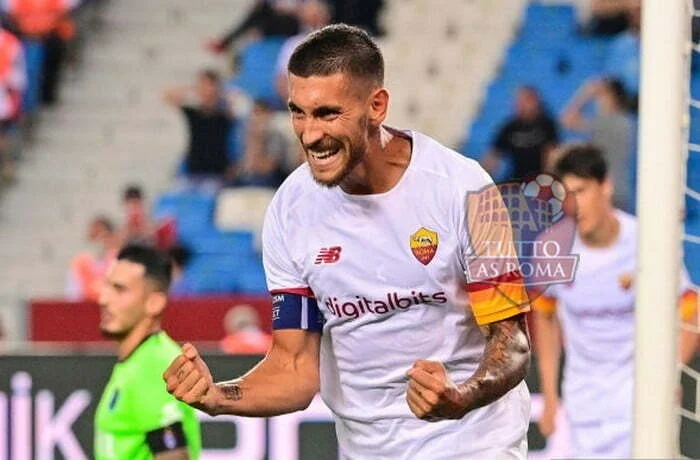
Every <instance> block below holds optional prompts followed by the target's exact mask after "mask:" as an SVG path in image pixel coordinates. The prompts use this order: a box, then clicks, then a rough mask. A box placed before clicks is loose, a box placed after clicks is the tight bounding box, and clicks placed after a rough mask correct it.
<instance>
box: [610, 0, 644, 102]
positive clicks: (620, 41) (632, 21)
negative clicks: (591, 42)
mask: <svg viewBox="0 0 700 460" xmlns="http://www.w3.org/2000/svg"><path fill="white" fill-rule="evenodd" d="M627 20H628V22H629V28H628V29H627V31H626V32H625V33H623V34H620V35H619V36H617V37H616V38H615V40H614V41H613V42H612V44H611V45H610V51H609V53H608V56H607V58H606V60H605V64H604V67H603V73H604V74H605V75H608V76H610V77H613V78H617V79H619V80H620V81H621V82H622V84H623V85H624V87H625V91H626V92H627V94H628V96H629V97H628V105H629V107H630V108H631V109H633V110H635V111H636V106H637V102H636V101H637V98H638V95H639V71H640V63H639V52H640V47H641V43H640V37H639V34H640V32H641V20H642V8H641V2H640V0H629V1H628V6H627Z"/></svg>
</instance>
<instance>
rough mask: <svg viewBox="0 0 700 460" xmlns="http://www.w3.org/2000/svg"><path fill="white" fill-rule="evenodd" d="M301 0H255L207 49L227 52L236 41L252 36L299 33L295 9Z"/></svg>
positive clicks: (211, 41) (209, 43)
mask: <svg viewBox="0 0 700 460" xmlns="http://www.w3.org/2000/svg"><path fill="white" fill-rule="evenodd" d="M300 3H303V0H257V1H256V2H255V5H253V8H252V9H251V10H250V12H249V13H248V15H247V16H246V17H245V19H243V21H241V23H240V24H238V25H237V26H234V27H233V28H232V29H231V30H230V31H228V32H226V34H224V35H223V36H222V37H221V38H218V39H214V40H210V41H209V42H208V43H207V48H208V49H209V50H210V51H212V52H215V53H221V52H223V51H225V50H227V49H228V48H229V47H230V46H231V44H232V43H233V42H235V41H236V40H238V39H240V38H242V37H244V36H247V35H252V36H254V37H269V36H274V35H282V36H291V35H294V34H296V33H298V32H299V21H298V19H297V16H296V11H297V8H298V7H299V4H300Z"/></svg>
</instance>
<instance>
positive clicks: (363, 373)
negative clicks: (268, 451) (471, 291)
mask: <svg viewBox="0 0 700 460" xmlns="http://www.w3.org/2000/svg"><path fill="white" fill-rule="evenodd" d="M406 134H407V135H409V136H410V137H411V139H412V143H413V147H412V155H411V160H410V164H409V165H408V167H407V169H406V171H405V172H404V174H403V176H402V177H401V179H400V180H399V182H398V183H397V184H396V186H394V188H392V189H391V190H390V191H388V192H386V193H382V194H374V195H350V194H347V193H345V192H344V191H343V190H342V189H341V188H340V187H332V188H327V187H323V186H321V185H319V184H317V183H316V182H315V181H314V179H313V177H312V175H311V172H310V170H309V167H308V166H307V165H302V166H301V167H300V168H299V169H297V170H296V171H295V172H294V173H293V174H292V175H291V176H290V177H289V178H288V179H287V180H286V181H285V183H284V184H283V185H282V186H281V187H280V189H279V190H278V192H277V194H276V195H275V198H274V199H273V201H272V203H271V205H270V207H269V209H268V213H267V216H266V220H265V225H264V230H263V258H264V263H265V272H266V276H267V282H268V287H269V289H270V291H271V292H272V293H273V294H274V293H280V292H281V293H285V292H286V293H301V294H304V295H308V296H313V297H315V298H316V301H317V303H318V308H319V309H320V310H321V313H322V315H323V317H324V320H325V324H324V326H323V334H322V339H321V340H322V342H321V369H320V371H321V394H322V397H323V399H324V401H325V402H326V404H327V405H328V406H329V407H330V409H331V410H332V411H333V413H334V414H335V416H336V430H337V436H338V441H339V445H340V449H341V452H342V454H343V455H344V456H345V457H347V458H353V459H354V458H358V459H367V458H373V459H375V458H382V459H392V460H393V459H400V458H406V459H409V458H410V459H415V458H430V459H446V458H460V459H463V458H472V457H473V458H487V457H490V458H494V457H499V458H503V457H504V456H507V457H511V458H520V457H523V456H524V453H525V449H526V440H525V439H526V438H525V437H526V433H527V428H528V423H529V415H530V414H529V395H528V392H527V388H526V386H525V383H524V382H521V383H520V384H519V385H518V386H517V387H515V388H514V389H513V390H511V391H510V392H509V393H508V394H506V395H505V396H504V397H503V398H501V399H500V400H498V401H496V402H494V403H492V404H490V405H488V406H486V407H483V408H480V409H477V410H474V411H472V412H470V413H468V414H467V415H466V416H465V417H464V418H463V419H461V420H445V421H440V422H436V423H430V422H426V421H422V420H419V419H417V418H416V417H415V415H413V414H412V413H411V411H410V409H409V407H408V404H407V402H406V390H407V385H408V380H407V377H406V372H407V371H408V370H409V369H410V368H411V367H412V365H413V363H414V362H415V361H416V360H418V359H430V360H435V361H440V362H442V363H443V364H444V365H445V367H446V369H447V371H448V373H449V375H450V377H451V378H452V379H453V380H454V381H455V382H463V381H465V380H466V379H467V378H469V377H470V376H471V375H472V374H473V373H474V371H475V370H476V368H477V366H478V363H479V360H480V359H481V356H482V354H483V349H484V344H485V341H484V337H483V335H482V333H481V331H480V330H479V327H478V325H477V322H476V320H479V319H481V320H480V321H479V323H486V322H489V321H488V320H485V318H490V321H495V320H497V319H501V318H503V317H507V316H512V315H513V314H517V313H519V312H520V311H524V310H522V309H520V308H519V307H518V308H515V311H512V309H513V308H514V307H513V306H512V304H509V305H507V306H503V305H500V306H497V305H493V302H492V305H491V306H481V307H479V308H477V306H476V305H472V308H471V309H470V308H469V305H470V303H469V297H468V292H467V289H468V286H467V280H466V277H465V263H464V260H465V257H466V254H467V253H468V250H469V237H468V235H467V231H466V224H465V218H466V216H465V214H466V212H465V209H466V205H465V203H466V196H467V193H468V192H470V191H476V190H479V189H481V188H483V187H485V186H487V185H489V184H491V183H492V182H491V179H490V178H489V176H488V175H487V174H486V173H485V172H484V171H483V169H482V168H481V167H480V166H479V165H478V164H477V163H476V162H474V161H472V160H469V159H467V158H464V157H462V156H460V155H459V154H458V153H456V152H454V151H452V150H449V149H447V148H446V147H444V146H442V145H440V144H439V143H437V142H436V141H434V140H433V139H431V138H429V137H427V136H424V135H422V134H420V133H417V132H407V133H406ZM489 310H491V311H489ZM501 313H503V314H501ZM475 315H476V318H475ZM494 315H495V316H494Z"/></svg>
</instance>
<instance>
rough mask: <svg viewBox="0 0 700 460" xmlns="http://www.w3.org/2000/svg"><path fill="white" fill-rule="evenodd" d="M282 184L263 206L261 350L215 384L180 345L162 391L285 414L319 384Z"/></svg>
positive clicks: (218, 408) (221, 407) (317, 333)
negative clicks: (268, 328) (266, 296)
mask: <svg viewBox="0 0 700 460" xmlns="http://www.w3.org/2000/svg"><path fill="white" fill-rule="evenodd" d="M284 187H285V186H284V185H283V186H282V188H281V189H280V190H279V191H278V193H277V195H276V196H275V198H274V199H273V201H272V202H271V203H270V205H269V207H268V211H267V214H266V216H265V223H264V225H263V233H262V242H263V264H264V266H265V276H266V278H267V284H268V288H269V289H270V292H271V294H272V296H273V299H272V300H273V302H272V313H273V314H272V328H273V335H272V346H271V347H270V350H269V351H268V352H267V355H266V356H265V358H264V359H263V360H262V361H261V362H260V363H259V364H258V365H257V366H255V367H254V368H253V369H251V370H250V371H249V372H248V373H247V374H245V375H244V376H243V377H241V378H238V379H235V380H231V381H228V382H221V383H218V384H215V383H214V381H213V379H212V376H211V374H210V373H209V369H207V366H206V364H205V363H204V361H203V360H202V359H201V358H200V357H199V354H198V353H197V350H196V349H195V348H194V347H193V346H191V345H185V347H183V354H182V355H181V356H179V357H178V358H177V359H176V360H175V361H174V362H173V363H172V365H171V366H170V368H169V369H168V371H166V373H165V375H164V377H165V379H166V381H167V385H168V391H170V392H171V393H173V395H175V396H176V397H177V398H178V399H181V400H182V401H184V402H186V403H188V404H191V405H193V406H194V407H197V408H198V409H201V410H203V411H205V412H207V413H209V414H233V415H244V416H261V417H263V416H264V417H267V416H273V415H279V414H285V413H288V412H293V411H297V410H301V409H304V408H306V407H307V406H308V405H309V404H310V403H311V400H312V399H313V397H314V396H315V394H316V393H317V392H318V389H319V353H320V351H319V350H320V342H321V330H322V327H323V317H322V315H321V313H320V311H319V308H318V305H317V303H316V299H315V297H314V294H313V292H312V291H311V289H310V288H309V286H308V284H307V283H306V282H305V279H304V277H303V276H302V275H301V272H302V270H301V268H300V267H299V266H298V265H297V264H296V263H295V262H294V257H293V255H294V254H293V251H292V250H291V249H290V248H291V244H290V243H292V242H294V240H293V238H294V236H295V235H293V234H292V233H291V232H289V231H288V230H287V228H286V226H285V225H284V222H285V221H286V219H287V217H288V216H287V214H286V213H287V212H288V209H289V206H288V205H287V204H286V203H285V204H283V203H282V201H283V200H284V198H285V196H284V193H282V196H281V197H280V194H281V192H283V189H284ZM288 196H294V194H291V195H288ZM295 218H299V216H295ZM290 240H291V241H290Z"/></svg>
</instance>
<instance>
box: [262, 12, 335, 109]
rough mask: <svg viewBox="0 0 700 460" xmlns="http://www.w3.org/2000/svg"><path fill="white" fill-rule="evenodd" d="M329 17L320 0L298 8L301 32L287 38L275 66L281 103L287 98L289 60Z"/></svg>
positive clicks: (324, 24) (326, 23) (328, 20)
mask: <svg viewBox="0 0 700 460" xmlns="http://www.w3.org/2000/svg"><path fill="white" fill-rule="evenodd" d="M330 19H331V15H330V11H329V10H328V5H327V4H326V3H325V2H323V1H320V0H307V1H306V2H304V3H303V4H302V5H301V6H300V7H299V23H300V28H301V32H300V33H298V34H297V35H294V36H293V37H289V38H288V39H287V40H286V41H285V42H284V44H283V45H282V49H281V50H280V54H279V56H278V57H277V65H276V73H277V75H276V80H275V82H276V86H277V92H278V93H279V95H280V97H281V98H282V100H283V101H285V102H286V101H287V99H288V97H289V94H288V93H289V88H288V87H287V85H288V82H287V64H288V63H289V58H290V57H291V56H292V53H293V52H294V50H295V49H296V47H297V45H299V43H301V42H302V41H303V40H304V38H306V36H307V35H308V34H309V33H311V32H313V31H314V30H317V29H320V28H322V27H324V26H327V25H328V24H329V23H330Z"/></svg>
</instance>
